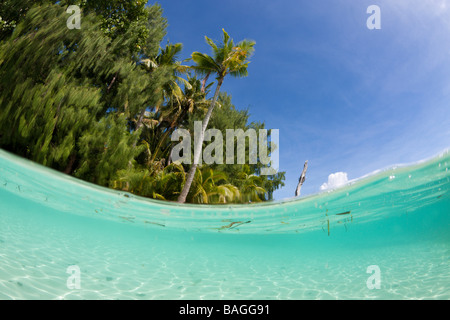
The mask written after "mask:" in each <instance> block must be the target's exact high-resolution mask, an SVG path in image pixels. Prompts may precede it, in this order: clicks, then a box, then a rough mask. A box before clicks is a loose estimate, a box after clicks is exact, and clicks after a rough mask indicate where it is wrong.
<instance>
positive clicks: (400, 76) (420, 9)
mask: <svg viewBox="0 0 450 320" xmlns="http://www.w3.org/2000/svg"><path fill="white" fill-rule="evenodd" d="M159 3H160V4H161V6H162V7H163V9H164V16H165V17H166V18H167V19H168V23H169V27H168V35H167V39H168V40H169V41H170V42H172V43H176V42H181V43H183V45H184V49H183V54H182V58H188V57H189V56H190V54H191V53H192V52H193V51H200V52H204V53H211V52H210V48H209V46H208V45H207V44H206V43H205V40H204V36H205V35H207V36H208V37H210V38H212V39H215V40H220V39H221V34H222V31H221V30H222V28H224V29H225V30H226V31H227V32H228V33H229V34H230V36H231V37H232V38H233V39H234V40H235V42H238V41H240V40H242V39H244V38H247V39H252V40H254V41H256V47H255V55H254V56H253V57H252V62H251V64H250V66H249V76H248V77H246V78H242V79H233V78H227V79H226V80H225V82H224V85H223V90H224V91H226V92H228V93H229V94H231V95H232V96H233V104H234V105H236V107H237V108H240V109H246V108H249V110H250V113H251V115H252V118H251V120H254V121H262V122H265V124H266V128H267V129H279V130H280V146H279V147H280V170H281V171H286V181H285V183H286V186H285V187H284V188H283V189H281V190H279V191H277V192H276V193H275V198H276V199H277V200H280V199H283V198H288V197H292V196H293V195H294V191H295V188H296V186H297V182H298V177H299V175H300V173H301V170H302V168H303V163H304V161H305V160H309V168H308V173H307V180H306V182H305V184H304V186H303V188H302V195H307V194H311V193H316V192H318V191H319V190H320V186H321V185H322V184H323V183H324V182H326V181H327V180H328V176H329V174H331V173H335V172H341V171H342V172H346V173H347V174H348V178H349V179H355V178H358V177H361V176H363V175H365V174H368V173H370V172H372V171H374V170H377V169H383V168H386V167H389V166H392V165H395V164H401V163H410V162H415V161H418V160H422V159H425V158H429V157H431V156H434V155H436V154H437V153H439V152H440V151H443V150H444V149H447V148H449V147H450V81H449V80H450V1H445V0H427V1H423V0H395V1H392V0H388V1H375V0H372V1H365V0H359V1H354V0H347V1H345V0H324V1H310V0H282V1H265V0H258V1H256V0H239V1H237V0H223V1H211V0H209V1H204V0H192V1H185V0H184V1H182V0H160V1H159ZM370 5H378V6H379V7H380V9H381V29H380V30H369V29H368V28H367V26H366V21H367V19H368V18H369V16H370V14H368V13H367V12H366V10H367V8H368V7H369V6H370Z"/></svg>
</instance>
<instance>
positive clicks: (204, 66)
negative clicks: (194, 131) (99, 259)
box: [178, 29, 255, 203]
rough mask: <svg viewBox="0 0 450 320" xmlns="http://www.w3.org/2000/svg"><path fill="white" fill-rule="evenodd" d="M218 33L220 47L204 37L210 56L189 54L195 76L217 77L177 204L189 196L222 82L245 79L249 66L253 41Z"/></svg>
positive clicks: (195, 53) (197, 53)
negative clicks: (208, 46) (220, 37)
mask: <svg viewBox="0 0 450 320" xmlns="http://www.w3.org/2000/svg"><path fill="white" fill-rule="evenodd" d="M222 31H223V41H222V43H221V44H220V45H216V44H215V43H214V41H213V40H211V39H210V38H208V37H205V39H206V42H207V43H208V44H209V45H210V46H211V47H212V49H213V57H211V56H209V55H207V54H203V53H200V52H194V53H192V57H191V58H192V60H193V61H194V62H195V66H193V67H192V68H193V69H194V70H195V71H197V72H198V73H199V74H202V75H206V76H207V77H208V76H209V75H210V74H212V73H215V74H217V78H216V79H217V87H216V92H215V94H214V97H213V100H212V101H211V105H210V106H209V108H208V112H207V113H206V116H205V118H204V119H203V123H202V130H201V136H200V139H198V143H197V144H196V145H195V146H194V163H193V164H192V166H191V168H190V169H189V173H188V176H187V179H186V183H185V184H184V186H183V190H182V191H181V194H180V196H179V197H178V202H180V203H184V202H186V197H187V195H188V193H189V189H190V188H191V184H192V181H193V179H194V176H195V171H196V170H197V165H198V162H199V160H200V155H201V151H202V145H203V138H204V133H205V131H206V128H207V127H208V122H209V119H210V118H211V115H212V112H213V110H214V107H215V105H216V101H217V98H218V97H219V92H220V88H221V86H222V83H223V80H224V79H225V77H226V76H227V75H228V74H229V75H231V76H233V77H245V76H247V75H248V71H247V68H248V64H249V60H248V59H249V58H250V56H251V55H252V54H253V52H254V46H255V42H254V41H249V40H243V41H241V42H239V43H238V44H237V45H235V44H234V42H233V40H232V39H230V36H229V35H228V33H226V32H225V30H223V29H222Z"/></svg>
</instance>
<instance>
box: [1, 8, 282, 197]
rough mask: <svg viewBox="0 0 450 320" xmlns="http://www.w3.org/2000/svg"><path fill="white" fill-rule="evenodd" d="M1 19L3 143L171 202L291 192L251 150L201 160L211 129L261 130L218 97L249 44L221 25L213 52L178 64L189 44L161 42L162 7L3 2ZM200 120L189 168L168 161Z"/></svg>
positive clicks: (239, 72) (100, 181) (243, 68)
mask: <svg viewBox="0 0 450 320" xmlns="http://www.w3.org/2000/svg"><path fill="white" fill-rule="evenodd" d="M69 5H78V6H80V8H81V27H80V28H79V29H69V28H68V26H67V21H68V18H69V17H70V14H68V13H67V12H66V10H67V7H68V6H69ZM0 18H1V19H0V148H2V149H4V150H6V151H10V152H12V153H14V154H17V155H19V156H22V157H25V158H28V159H30V160H33V161H35V162H37V163H40V164H43V165H45V166H47V167H51V168H53V169H56V170H58V171H60V172H64V173H66V174H68V175H71V176H74V177H77V178H79V179H82V180H85V181H88V182H91V183H94V184H97V185H101V186H106V187H109V188H113V189H116V190H122V191H127V192H130V193H133V194H136V195H139V196H144V197H149V198H153V199H159V200H166V201H178V202H181V203H183V202H189V203H200V204H202V203H203V204H225V203H227V204H229V203H254V202H261V201H269V200H273V192H274V191H275V190H277V189H278V188H280V187H282V186H284V180H285V173H284V172H278V173H276V174H274V175H269V176H266V175H262V174H261V170H262V168H263V165H262V164H261V163H260V162H259V161H258V163H256V164H250V163H249V161H248V158H249V146H248V144H246V146H245V149H246V150H245V151H246V152H245V154H246V161H245V164H204V163H203V164H201V165H200V164H199V165H198V166H197V165H195V163H196V160H195V159H196V158H195V157H197V156H198V155H199V153H200V152H201V150H203V149H204V148H205V146H207V144H206V143H205V142H202V141H203V140H204V139H203V134H204V132H205V130H206V129H207V128H208V129H209V128H215V129H218V130H220V131H221V132H222V133H223V135H225V133H226V130H227V129H235V130H236V129H242V130H243V131H247V130H249V129H252V130H262V129H265V128H264V123H260V122H250V121H249V117H250V114H249V111H248V110H239V109H237V108H236V107H235V106H234V105H233V103H232V96H231V94H229V93H227V92H223V91H221V90H220V89H221V84H222V82H223V81H224V79H226V78H227V77H228V75H230V76H235V77H244V76H246V75H247V67H248V63H249V58H250V57H251V55H252V53H253V50H254V44H255V43H254V42H253V41H249V40H243V41H241V42H239V43H236V44H235V43H234V42H233V40H232V39H231V37H230V36H229V35H228V34H227V33H226V31H225V30H223V39H222V41H219V42H215V41H213V40H212V39H210V38H208V37H206V36H205V39H206V42H207V44H208V45H209V46H210V47H211V49H212V55H211V56H209V55H207V54H203V53H199V52H194V53H193V54H192V56H191V57H192V58H191V59H190V60H188V61H180V60H179V55H180V53H181V51H182V48H183V45H182V44H181V43H175V44H171V43H167V44H165V45H163V46H162V45H161V43H162V41H163V39H164V37H165V35H166V28H167V25H168V22H167V21H166V19H165V18H164V17H163V8H162V7H161V6H160V5H158V4H154V5H150V6H147V5H146V1H126V0H113V1H94V0H83V1H81V0H80V1H50V0H6V1H3V3H2V4H0ZM225 81H226V80H225ZM213 87H215V90H214V92H212V88H213ZM196 121H202V136H201V139H197V140H199V141H200V143H198V144H196V145H192V152H191V154H192V158H193V160H194V161H193V162H192V163H193V165H186V164H182V163H179V162H172V160H171V157H170V155H171V151H172V149H173V147H174V146H175V145H176V144H178V142H177V141H172V139H171V137H172V134H173V133H174V132H175V131H176V130H177V129H185V130H188V131H189V132H190V133H191V135H193V133H194V123H195V122H196ZM192 141H194V139H192ZM267 147H268V149H269V151H270V144H269V145H268V146H267ZM197 159H198V158H197ZM234 163H237V162H234Z"/></svg>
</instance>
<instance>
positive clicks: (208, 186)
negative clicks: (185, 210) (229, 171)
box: [189, 166, 241, 204]
mask: <svg viewBox="0 0 450 320" xmlns="http://www.w3.org/2000/svg"><path fill="white" fill-rule="evenodd" d="M227 179H228V177H227V175H226V174H225V173H224V172H220V171H214V170H213V169H212V168H210V167H207V166H204V167H202V168H201V170H197V171H196V172H195V179H194V181H193V184H192V190H191V192H190V193H189V202H191V203H202V204H213V203H233V202H238V201H239V200H240V197H241V194H240V192H239V189H238V188H237V187H236V186H234V185H232V184H230V183H228V182H227Z"/></svg>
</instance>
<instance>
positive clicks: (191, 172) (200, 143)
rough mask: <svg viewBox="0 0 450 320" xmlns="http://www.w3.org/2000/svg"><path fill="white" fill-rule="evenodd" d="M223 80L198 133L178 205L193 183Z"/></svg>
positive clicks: (183, 199)
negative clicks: (192, 160)
mask: <svg viewBox="0 0 450 320" xmlns="http://www.w3.org/2000/svg"><path fill="white" fill-rule="evenodd" d="M222 83H223V78H220V79H219V81H218V82H217V87H216V92H215V93H214V98H213V100H212V102H211V105H210V106H209V108H208V112H207V113H206V116H205V118H204V119H203V123H202V131H201V133H200V139H198V142H197V144H196V145H195V146H194V163H193V164H192V165H191V168H190V169H189V173H188V176H187V179H186V182H185V184H184V186H183V190H182V191H181V193H180V195H179V197H178V201H177V202H178V203H185V202H186V197H187V195H188V193H189V190H190V189H191V184H192V181H194V176H195V171H196V170H197V166H198V161H199V160H200V155H201V152H202V147H203V139H204V136H205V131H206V128H207V127H208V123H209V119H210V118H211V115H212V112H213V110H214V107H215V105H216V102H217V99H218V98H219V93H220V87H221V86H222Z"/></svg>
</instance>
